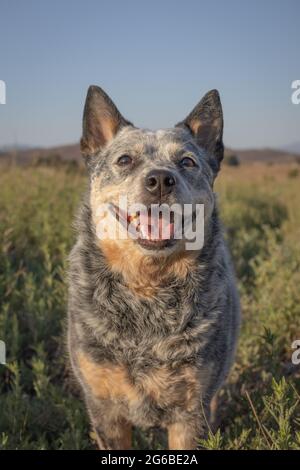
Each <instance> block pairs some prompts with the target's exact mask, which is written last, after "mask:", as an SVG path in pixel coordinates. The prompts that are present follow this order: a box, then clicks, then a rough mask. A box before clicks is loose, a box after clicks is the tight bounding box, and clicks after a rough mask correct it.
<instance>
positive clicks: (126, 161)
mask: <svg viewBox="0 0 300 470" xmlns="http://www.w3.org/2000/svg"><path fill="white" fill-rule="evenodd" d="M130 163H132V158H131V157H130V156H129V155H122V156H121V157H119V158H118V160H117V164H118V165H119V166H125V165H130Z"/></svg>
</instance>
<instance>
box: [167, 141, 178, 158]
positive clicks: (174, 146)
mask: <svg viewBox="0 0 300 470" xmlns="http://www.w3.org/2000/svg"><path fill="white" fill-rule="evenodd" d="M165 150H166V152H167V153H168V154H169V155H170V156H172V155H175V154H176V153H178V152H179V151H180V150H182V145H180V144H179V143H178V142H168V143H167V144H166V145H165Z"/></svg>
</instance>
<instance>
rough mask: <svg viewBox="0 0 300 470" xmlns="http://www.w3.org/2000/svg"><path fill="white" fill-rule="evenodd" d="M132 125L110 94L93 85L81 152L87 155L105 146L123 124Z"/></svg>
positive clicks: (88, 97) (88, 93)
mask: <svg viewBox="0 0 300 470" xmlns="http://www.w3.org/2000/svg"><path fill="white" fill-rule="evenodd" d="M129 125H132V124H131V123H130V122H129V121H127V120H126V119H125V118H123V116H122V115H121V114H120V112H119V111H118V109H117V107H116V106H115V104H114V103H113V102H112V100H111V99H110V98H109V96H108V95H107V94H106V93H105V92H104V91H103V90H102V89H101V88H100V87H98V86H95V85H91V86H90V87H89V89H88V92H87V97H86V101H85V106H84V112H83V129H82V138H81V141H80V147H81V153H82V154H83V155H84V156H85V157H87V156H89V155H93V154H95V153H96V152H98V151H99V150H101V148H102V147H104V146H105V145H106V144H107V143H108V142H109V141H110V140H111V139H113V137H114V136H115V135H116V134H117V132H118V131H119V130H120V128H121V127H123V126H129Z"/></svg>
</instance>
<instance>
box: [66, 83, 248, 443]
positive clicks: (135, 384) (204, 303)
mask: <svg viewBox="0 0 300 470" xmlns="http://www.w3.org/2000/svg"><path fill="white" fill-rule="evenodd" d="M222 135H223V112H222V106H221V101H220V97H219V93H218V92H217V90H212V91H210V92H208V93H207V94H206V95H205V96H204V98H202V100H201V101H200V102H199V103H198V105H197V106H196V107H195V108H194V109H193V111H192V112H191V113H190V114H189V115H188V116H187V118H186V119H184V120H183V121H181V122H180V123H178V124H177V125H176V126H175V127H174V128H171V129H166V130H158V131H150V130H146V129H140V128H137V127H135V126H134V125H133V124H132V123H131V122H129V121H128V120H127V119H125V118H124V117H123V116H122V115H121V114H120V112H119V110H118V109H117V107H116V106H115V104H114V103H113V102H112V100H111V99H110V98H109V97H108V96H107V94H106V93H105V92H104V91H103V90H102V89H101V88H99V87H97V86H91V87H90V88H89V90H88V93H87V98H86V102H85V108H84V116H83V134H82V138H81V152H82V154H83V157H84V159H85V162H86V167H87V173H88V176H89V178H88V180H89V186H88V191H87V193H86V195H85V197H84V201H83V203H82V206H81V208H80V210H79V213H78V215H77V219H76V224H75V226H76V230H77V241H76V243H75V246H74V247H73V249H72V251H71V254H70V258H69V300H68V351H69V357H70V363H71V366H72V369H73V372H74V375H75V377H76V380H77V381H78V383H79V385H80V388H81V389H82V392H83V397H84V400H85V403H86V407H87V411H88V414H89V417H90V421H91V425H92V427H93V429H94V431H95V435H96V439H97V444H98V446H99V448H100V449H130V447H131V445H132V443H131V432H132V427H133V426H137V427H141V428H151V427H161V428H163V429H165V430H166V431H167V433H168V448H169V449H172V450H174V449H180V450H186V449H196V448H197V446H198V445H199V439H200V438H203V437H205V436H206V435H207V432H208V429H209V426H210V425H209V423H210V407H211V404H212V403H213V401H214V397H215V396H216V394H217V392H218V390H219V388H220V386H221V385H222V383H223V381H224V380H225V378H226V376H227V374H228V372H229V369H230V366H231V364H232V361H233V358H234V352H235V348H236V342H237V336H238V331H239V322H240V320H239V319H240V306H239V298H238V293H237V288H236V281H235V275H234V270H233V267H232V263H231V260H230V256H229V252H228V249H227V247H226V244H225V241H224V238H223V230H222V226H221V223H220V221H219V217H218V209H217V203H216V197H215V194H214V191H213V186H214V181H215V178H216V176H217V174H218V171H219V169H220V164H221V160H222V159H223V153H224V146H223V137H222ZM124 195H125V196H126V197H127V200H128V204H129V205H132V204H133V205H134V204H136V203H142V204H143V205H144V206H145V207H146V208H147V210H148V209H149V207H151V205H152V204H158V205H160V204H167V205H171V204H177V207H178V206H179V207H183V206H184V205H185V204H191V205H192V206H193V207H194V206H196V205H197V204H199V205H203V207H204V221H203V227H204V243H203V246H201V247H200V248H197V249H189V250H188V249H186V245H185V241H186V240H185V239H184V237H183V238H181V239H175V238H174V230H173V228H174V227H173V226H174V223H173V222H172V221H171V222H170V221H169V222H168V223H167V222H165V220H163V219H162V218H161V217H160V218H159V219H158V225H159V230H158V232H159V233H158V235H156V237H151V226H152V219H151V212H149V214H148V215H147V214H146V220H145V216H144V218H143V220H139V222H138V224H136V227H137V228H138V230H137V233H138V235H137V236H136V237H127V238H125V237H119V238H115V239H114V238H109V237H107V238H105V237H102V238H101V237H99V236H98V235H97V227H99V226H100V227H101V223H102V222H103V221H104V219H105V217H104V216H103V214H102V216H101V215H99V211H98V208H99V207H100V206H101V207H102V206H103V205H105V204H107V205H108V207H110V208H113V211H112V212H111V213H110V217H111V218H114V220H115V221H116V225H121V224H122V223H123V228H124V225H125V228H126V224H127V226H128V223H129V222H131V221H132V214H129V213H126V212H125V213H124V210H121V208H120V207H119V206H118V203H119V202H118V201H119V200H120V196H124ZM193 214H194V212H193ZM101 217H102V219H101ZM135 218H139V212H137V213H136V214H135ZM103 223H104V222H103ZM164 227H166V228H168V229H170V232H171V234H170V236H169V237H164V236H162V235H161V229H162V228H164ZM142 229H143V230H142ZM147 230H148V231H147ZM149 232H150V235H149Z"/></svg>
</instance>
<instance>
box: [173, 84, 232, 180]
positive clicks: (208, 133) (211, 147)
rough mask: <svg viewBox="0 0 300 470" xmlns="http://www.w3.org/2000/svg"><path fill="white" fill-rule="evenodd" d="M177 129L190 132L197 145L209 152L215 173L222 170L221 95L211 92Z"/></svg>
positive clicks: (214, 91)
mask: <svg viewBox="0 0 300 470" xmlns="http://www.w3.org/2000/svg"><path fill="white" fill-rule="evenodd" d="M176 127H186V128H188V129H189V130H190V132H191V133H192V135H193V136H194V138H195V139H196V142H197V144H198V145H199V146H200V147H203V148H204V149H206V150H207V152H208V153H209V156H210V163H211V166H212V168H213V171H214V173H217V172H218V171H219V169H220V163H221V161H222V159H223V156H224V145H223V111H222V105H221V100H220V95H219V93H218V91H217V90H211V91H209V92H208V93H206V95H205V96H204V97H203V98H202V100H201V101H200V102H199V103H198V104H197V106H196V107H195V108H194V109H193V111H192V112H191V113H190V114H189V115H188V116H187V117H186V118H185V119H184V121H182V122H179V123H178V124H177V125H176Z"/></svg>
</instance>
